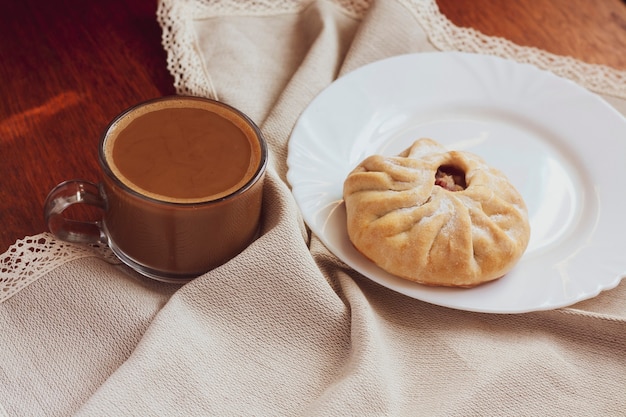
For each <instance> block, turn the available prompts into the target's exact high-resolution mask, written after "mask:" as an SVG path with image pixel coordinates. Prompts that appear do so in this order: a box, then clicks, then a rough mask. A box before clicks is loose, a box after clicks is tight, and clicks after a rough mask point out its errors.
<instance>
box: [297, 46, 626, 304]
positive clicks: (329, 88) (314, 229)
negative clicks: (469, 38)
mask: <svg viewBox="0 0 626 417" xmlns="http://www.w3.org/2000/svg"><path fill="white" fill-rule="evenodd" d="M435 55H436V56H443V55H447V56H455V57H462V59H471V60H483V61H485V62H488V63H493V62H497V63H503V62H505V63H506V65H512V66H515V67H517V68H524V70H523V71H526V72H528V71H530V72H531V73H532V72H534V73H536V74H542V76H547V77H551V79H554V80H558V82H565V83H567V85H568V88H572V89H574V90H577V93H582V94H583V96H584V97H585V98H586V99H593V100H596V101H598V103H596V104H600V105H602V106H604V107H605V109H604V110H606V111H610V112H611V114H612V115H613V116H617V117H618V118H619V119H620V123H621V127H626V117H625V116H624V115H622V114H621V113H620V112H619V111H618V110H617V109H615V108H614V107H613V106H611V105H610V104H609V103H608V102H607V101H606V100H604V99H603V98H602V97H600V96H598V95H596V94H594V93H592V92H590V91H589V90H587V89H585V88H584V87H581V86H579V85H578V84H576V83H575V82H573V81H572V80H569V79H566V78H562V77H560V76H558V75H555V74H554V73H552V72H549V71H546V70H542V69H540V68H537V67H535V66H534V65H531V64H526V63H519V62H516V61H512V60H507V59H504V58H500V57H496V56H492V55H484V54H475V53H467V52H422V53H408V54H402V55H396V56H391V57H388V58H384V59H381V60H377V61H374V62H370V63H368V64H366V65H364V66H362V67H359V68H357V69H355V70H353V71H351V72H348V73H346V74H345V75H343V76H341V77H340V78H338V79H337V80H335V81H334V82H333V83H331V84H330V85H329V86H327V87H326V88H324V89H323V90H322V91H321V92H320V93H319V94H318V95H316V97H314V99H313V100H312V101H311V102H310V103H309V104H308V105H307V107H306V108H305V109H304V111H303V112H302V113H301V114H300V116H299V117H298V120H297V121H296V123H295V125H294V128H293V130H292V133H291V135H290V138H289V142H288V155H287V168H288V169H287V180H288V182H289V185H290V187H291V190H292V193H293V195H294V198H295V200H296V203H297V205H298V208H299V209H300V212H301V214H302V216H303V218H304V221H305V223H306V224H307V226H308V227H309V228H310V229H311V232H312V233H315V234H316V236H317V237H318V238H319V239H320V240H321V241H322V243H323V244H324V245H325V246H326V248H327V249H328V250H329V251H330V252H331V253H333V254H334V255H335V256H337V257H338V258H339V259H340V260H342V261H343V262H344V263H347V264H348V265H349V266H350V267H351V268H353V269H354V270H355V271H357V272H358V273H359V274H361V275H363V276H364V277H366V278H368V279H370V280H372V281H374V282H377V283H378V284H380V285H382V286H384V287H387V288H389V289H390V290H392V291H396V292H399V293H402V294H404V295H406V296H408V297H411V298H415V299H419V300H422V301H424V302H428V303H431V304H435V305H439V306H443V307H448V308H454V309H460V310H465V311H473V312H483V313H504V314H508V313H526V312H532V311H543V310H551V309H555V308H561V307H565V306H568V305H572V304H574V303H576V302H579V301H583V300H586V299H590V298H593V297H595V296H597V295H598V294H600V293H601V292H603V291H607V290H610V289H612V288H614V287H616V286H617V285H619V283H620V281H621V280H622V279H623V278H624V276H625V275H626V270H624V269H622V270H621V272H620V273H618V274H617V275H616V276H614V277H613V278H612V279H611V281H610V282H608V279H607V283H605V284H604V285H601V286H596V287H595V288H596V290H595V291H591V292H587V293H586V294H585V295H584V296H580V295H579V296H578V297H573V298H571V299H568V300H566V301H564V302H562V303H557V304H550V305H537V306H534V307H532V308H519V309H510V310H500V309H497V310H493V309H489V308H483V309H481V308H471V307H459V306H458V305H451V304H445V303H439V302H434V301H432V300H429V299H424V298H421V297H416V296H414V295H411V294H408V293H406V292H403V291H399V290H398V289H397V288H396V287H393V286H389V285H386V283H385V282H384V280H383V281H381V280H380V279H379V277H372V276H370V275H369V274H368V272H367V271H362V270H360V269H359V268H357V267H355V266H354V264H353V263H352V262H350V261H349V260H348V261H347V260H346V259H344V258H343V256H342V255H341V254H338V253H337V252H336V251H335V250H333V247H334V246H335V245H334V244H333V243H332V242H329V239H328V237H327V236H326V235H324V234H323V233H319V232H318V231H319V230H318V228H317V227H314V226H312V225H311V222H310V221H309V216H308V215H307V213H305V211H304V210H303V207H302V203H301V199H300V197H299V196H298V192H299V187H298V185H299V184H298V183H299V180H298V179H297V178H294V172H296V171H297V168H296V167H295V166H294V163H293V162H294V160H293V155H294V152H295V151H294V146H295V143H296V142H297V140H294V137H296V136H297V134H298V132H299V129H300V127H301V124H302V123H303V121H304V120H305V119H306V117H307V111H310V109H312V108H313V106H314V105H315V104H316V103H318V102H319V101H320V100H324V98H325V97H326V96H327V95H328V94H331V93H329V92H332V91H333V89H336V88H338V87H337V86H338V85H340V84H345V83H346V82H348V81H350V78H351V77H358V76H359V74H360V73H363V72H364V71H370V70H372V68H376V67H379V66H384V65H386V64H388V63H389V62H392V61H397V60H402V59H408V60H411V59H413V58H416V59H418V60H421V59H427V58H428V56H435ZM344 180H345V178H344ZM368 262H370V263H371V261H368ZM372 264H373V263H372ZM379 269H380V268H379ZM398 279H401V278H398ZM409 283H410V284H415V285H418V286H419V285H420V284H417V283H412V282H410V281H409ZM463 291H468V290H463ZM469 291H471V289H470V290H469Z"/></svg>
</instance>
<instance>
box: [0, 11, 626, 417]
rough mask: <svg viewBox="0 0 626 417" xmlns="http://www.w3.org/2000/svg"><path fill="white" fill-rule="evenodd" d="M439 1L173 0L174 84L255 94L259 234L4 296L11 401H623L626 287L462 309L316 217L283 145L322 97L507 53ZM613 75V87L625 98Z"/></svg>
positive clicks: (166, 21)
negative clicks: (370, 79) (379, 78)
mask: <svg viewBox="0 0 626 417" xmlns="http://www.w3.org/2000/svg"><path fill="white" fill-rule="evenodd" d="M437 16H439V15H437V6H436V2H435V1H434V0H378V1H376V0H371V1H365V0H364V1H358V0H357V1H354V0H336V1H331V0H313V1H309V0H307V1H296V2H265V1H259V2H254V4H253V5H251V4H250V3H249V2H246V1H243V0H242V1H236V0H231V1H202V0H184V1H177V0H160V3H159V12H158V19H159V23H160V24H161V26H162V28H163V33H164V37H163V42H164V47H165V49H166V50H167V52H168V68H169V70H170V71H171V72H172V74H173V75H174V79H175V82H176V88H177V91H178V92H179V93H184V94H194V95H201V96H207V97H213V98H219V99H220V100H222V101H224V102H226V103H228V104H231V105H233V106H235V107H237V108H239V109H241V110H242V111H244V112H246V113H247V114H248V115H249V116H251V118H252V119H253V120H254V121H255V122H256V123H257V124H258V125H259V126H260V127H261V129H262V131H263V134H264V136H265V137H266V139H267V141H268V144H269V147H270V164H269V166H268V173H267V180H266V187H265V191H264V211H263V225H262V231H261V235H260V236H259V238H258V239H257V240H256V241H255V242H254V243H253V244H252V245H251V246H250V247H248V248H247V249H246V250H244V252H242V253H241V254H240V255H239V256H237V257H236V258H234V259H233V260H231V261H230V262H228V263H227V264H225V265H223V266H221V267H219V268H217V269H215V270H213V271H211V272H209V273H207V274H205V275H203V276H201V277H199V278H197V279H196V280H194V281H192V282H190V283H189V284H186V285H184V286H182V287H176V286H169V285H162V284H159V283H154V282H152V281H148V280H144V279H141V278H138V277H136V276H134V275H128V274H127V271H125V270H124V269H123V268H122V267H119V266H112V265H110V264H107V263H106V262H103V261H102V260H101V259H99V258H97V257H93V256H83V257H79V258H73V259H72V260H69V261H68V262H67V263H65V264H63V265H61V266H60V267H57V268H55V269H54V270H52V271H51V272H48V273H46V274H44V275H43V276H41V277H40V278H39V279H38V280H34V282H33V283H32V284H30V285H29V286H27V287H25V288H24V289H22V291H21V292H20V293H19V294H16V295H14V296H13V297H12V298H10V299H8V300H7V301H5V302H4V303H2V304H0V351H1V352H3V354H4V355H5V360H4V361H3V362H4V363H2V364H0V387H2V388H0V404H1V405H0V414H1V413H2V408H4V410H5V411H6V414H8V415H33V416H38V415H42V416H43V415H46V416H54V415H74V414H75V415H80V416H99V415H101V416H110V415H116V416H149V415H158V416H179V415H184V416H207V415H238V416H245V415H250V416H253V415H254V416H259V415H272V416H273V415H311V416H323V415H327V416H337V415H355V416H364V415H365V416H369V415H430V416H456V415H458V416H468V415H498V416H505V415H546V414H549V415H554V416H560V415H563V416H575V415H581V416H582V415H597V414H601V415H620V414H623V410H624V409H626V397H625V396H624V395H623V393H624V392H623V388H624V386H625V385H626V362H625V361H624V356H623V352H624V351H625V349H626V325H625V320H626V303H625V302H624V300H625V299H626V292H625V291H626V290H625V288H626V287H625V285H624V284H623V283H622V284H621V285H619V286H618V287H617V288H615V289H613V290H610V291H606V292H604V293H602V294H600V295H599V296H598V297H596V298H594V299H591V300H587V301H584V302H581V303H578V304H577V305H574V306H572V307H571V308H564V309H560V310H555V311H539V312H534V313H527V314H519V315H504V314H501V315H498V314H481V313H471V312H466V311H458V310H453V309H449V308H445V307H439V306H435V305H431V304H428V303H425V302H422V301H420V300H416V299H412V298H409V297H407V296H404V295H402V294H399V293H397V292H394V291H392V290H389V289H387V288H384V287H382V286H380V285H378V284H376V283H375V282H373V281H371V280H369V279H367V278H365V277H363V276H362V275H360V274H359V273H357V272H355V271H354V270H352V269H351V268H349V267H347V266H346V265H345V264H344V263H343V262H342V261H341V260H340V259H338V258H336V257H335V256H334V255H333V254H332V253H331V252H330V251H328V249H327V248H326V247H325V246H324V245H323V243H322V242H321V240H320V239H319V237H318V236H316V235H315V234H311V233H310V231H309V230H308V229H307V227H306V226H305V224H304V222H303V220H302V216H301V215H300V212H299V209H298V207H297V205H296V202H295V200H294V198H293V196H292V194H291V190H290V185H289V183H288V181H287V179H286V173H287V169H288V167H287V162H286V158H287V154H288V150H289V135H290V133H291V130H292V129H293V126H294V124H295V122H296V121H297V120H298V117H299V116H300V114H301V112H302V111H303V110H304V109H305V108H306V106H307V105H308V103H310V101H311V100H312V99H313V98H314V97H315V96H316V95H317V94H319V93H320V92H321V91H323V89H324V88H326V87H327V86H328V85H330V83H332V82H333V81H334V80H335V79H337V78H338V77H341V76H343V75H345V74H347V73H349V72H350V71H353V70H355V69H357V68H359V67H360V66H362V65H365V64H368V63H370V62H374V61H376V60H379V59H383V58H386V57H389V56H393V55H399V54H405V53H419V52H430V51H435V50H444V49H446V48H451V49H462V48H465V46H463V45H468V44H469V45H472V46H471V47H472V48H474V49H476V50H475V51H474V52H494V51H493V50H492V49H491V50H487V51H480V43H476V42H474V41H476V39H478V40H480V41H481V42H482V41H484V40H485V39H487V38H485V37H484V36H483V35H479V34H473V33H472V32H468V31H466V30H462V29H459V28H451V27H450V26H449V22H448V23H446V20H445V18H444V17H442V16H439V17H437ZM442 30H446V31H448V32H447V36H445V37H442V33H441V31H442ZM455 36H462V37H464V38H463V39H465V43H464V44H463V43H462V42H461V41H462V39H460V40H455V39H454V37H455ZM472 36H475V37H472ZM442 39H443V40H442ZM492 42H495V43H497V44H498V45H505V46H504V47H503V49H500V52H502V53H503V54H504V56H505V57H509V58H513V57H515V56H518V57H519V55H517V54H518V52H520V51H523V52H524V53H527V54H530V55H533V54H538V55H537V56H535V58H534V62H540V63H541V62H546V61H544V60H543V58H545V56H544V55H542V54H543V53H542V52H541V51H538V50H534V49H530V48H521V47H515V48H513V52H512V53H511V54H510V56H506V45H508V44H507V43H506V42H504V41H503V40H493V39H491V38H489V40H488V42H487V43H486V44H485V45H487V46H488V45H492V44H493V43H492ZM503 51H504V52H503ZM542 57H543V58H542ZM550 59H554V60H555V61H554V62H556V61H558V62H560V63H564V64H565V65H570V64H572V63H571V61H570V60H569V59H563V60H558V59H557V58H556V57H550ZM550 62H553V61H550ZM574 68H575V70H579V71H581V72H580V73H579V75H581V74H582V76H581V78H584V74H589V73H588V72H585V71H587V70H588V68H589V67H588V66H586V65H580V64H579V63H576V65H574ZM581 68H582V70H581ZM568 73H569V72H568ZM600 73H602V71H601V72H600ZM611 74H612V76H611V80H613V81H615V80H617V81H618V82H617V85H618V88H614V89H611V93H612V96H611V97H608V96H605V99H607V100H609V101H610V102H611V103H612V104H613V105H614V106H615V108H616V109H618V110H619V111H622V112H625V111H626V104H625V103H626V100H622V98H620V94H621V93H620V92H621V91H622V88H623V85H622V84H621V82H622V81H620V80H622V78H621V77H622V75H623V74H622V73H621V72H618V71H616V72H611ZM613 81H610V82H608V83H603V84H602V85H603V86H605V87H606V86H607V85H609V86H610V85H615V83H614V82H613ZM612 82H613V84H612ZM602 92H603V93H606V92H607V91H604V90H603V91H602ZM623 98H626V97H623ZM5 387H8V388H5Z"/></svg>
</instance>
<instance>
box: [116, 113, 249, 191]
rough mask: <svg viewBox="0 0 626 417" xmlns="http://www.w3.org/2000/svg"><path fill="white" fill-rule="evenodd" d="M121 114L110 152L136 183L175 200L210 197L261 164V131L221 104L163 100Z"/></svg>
mask: <svg viewBox="0 0 626 417" xmlns="http://www.w3.org/2000/svg"><path fill="white" fill-rule="evenodd" d="M140 110H141V111H139V112H138V111H133V112H131V113H129V114H128V115H127V116H126V117H122V118H121V119H120V120H119V121H118V122H117V123H116V124H115V125H113V126H112V127H111V128H110V129H109V132H108V135H107V142H106V146H105V158H106V159H107V163H108V164H109V166H110V167H111V170H112V171H113V172H114V174H115V175H116V176H117V177H118V178H119V179H120V180H121V181H122V182H123V183H125V184H126V185H127V186H128V187H130V188H131V189H133V190H135V191H137V192H139V193H141V194H144V195H147V196H149V197H151V198H155V199H157V200H163V201H170V202H201V201H210V200H215V199H218V198H221V197H223V196H226V195H228V194H231V193H233V192H235V191H236V190H238V189H239V188H241V187H242V186H243V185H245V184H246V183H247V182H248V181H249V180H250V179H251V178H252V177H253V176H254V174H255V172H256V170H257V168H258V166H259V164H260V154H261V150H260V145H259V144H258V140H257V139H256V133H255V131H254V129H253V128H251V127H250V126H249V125H248V124H247V123H246V121H245V120H243V119H241V118H240V117H239V116H238V115H236V114H234V113H232V112H230V111H229V110H228V109H225V108H222V107H220V106H219V105H215V104H207V103H203V102H200V101H198V102H193V101H192V102H189V101H180V102H179V101H164V102H155V103H153V104H151V105H149V106H145V107H144V108H142V109H140Z"/></svg>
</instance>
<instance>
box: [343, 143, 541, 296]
mask: <svg viewBox="0 0 626 417" xmlns="http://www.w3.org/2000/svg"><path fill="white" fill-rule="evenodd" d="M343 197H344V202H345V205H346V212H347V229H348V235H349V237H350V240H351V241H352V244H353V245H354V246H355V247H356V249H357V250H358V251H359V252H361V253H362V254H363V255H365V256H366V257H367V258H369V259H370V260H371V261H372V262H374V263H375V264H377V265H378V266H380V267H381V268H382V269H384V270H386V271H387V272H390V273H391V274H393V275H396V276H398V277H401V278H404V279H408V280H411V281H415V282H419V283H421V284H426V285H437V286H450V287H473V286H476V285H478V284H481V283H484V282H488V281H492V280H495V279H497V278H500V277H502V276H503V275H504V274H506V273H507V272H508V271H509V270H510V269H511V268H512V267H513V266H514V265H515V263H516V262H517V261H518V260H519V259H520V257H521V256H522V254H523V253H524V251H525V250H526V247H527V245H528V241H529V239H530V225H529V222H528V212H527V209H526V205H525V203H524V200H523V199H522V197H521V195H520V194H519V192H518V191H517V190H516V189H515V188H514V187H513V185H511V183H509V181H508V179H507V178H506V177H505V176H504V174H503V173H502V172H500V171H498V170H497V169H494V168H492V167H489V166H488V165H487V164H486V163H485V162H484V161H483V159H481V158H480V157H479V156H477V155H474V154H472V153H469V152H461V151H448V150H447V149H446V148H444V147H443V146H442V145H440V144H439V143H437V142H435V141H433V140H431V139H419V140H417V141H416V142H415V143H414V144H413V145H412V146H411V147H410V148H408V149H406V150H405V151H404V152H402V153H401V154H400V155H398V156H396V157H384V156H380V155H374V156H370V157H368V158H367V159H365V160H364V161H363V162H361V164H359V165H358V166H357V167H356V168H355V169H354V170H353V171H352V172H351V173H350V174H349V175H348V177H347V178H346V180H345V182H344V188H343Z"/></svg>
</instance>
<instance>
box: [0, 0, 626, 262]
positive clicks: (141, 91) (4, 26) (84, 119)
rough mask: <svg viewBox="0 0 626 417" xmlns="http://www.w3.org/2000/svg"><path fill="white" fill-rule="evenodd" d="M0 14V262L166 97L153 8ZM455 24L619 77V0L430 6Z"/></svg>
mask: <svg viewBox="0 0 626 417" xmlns="http://www.w3.org/2000/svg"><path fill="white" fill-rule="evenodd" d="M4 3H5V4H3V11H2V14H1V15H0V39H2V41H1V42H0V80H1V81H2V83H1V84H0V88H1V92H2V95H1V97H0V253H2V252H4V251H5V250H6V249H7V248H8V247H9V246H10V245H11V244H13V243H14V242H15V240H16V239H20V238H23V237H24V236H28V235H34V234H38V233H41V232H43V231H45V230H46V227H45V225H44V222H43V219H42V204H43V201H44V199H45V197H46V194H47V193H48V191H49V190H50V189H51V188H52V187H53V186H54V185H55V184H57V183H59V182H61V181H63V180H66V179H72V178H84V179H88V180H92V181H97V180H98V176H99V175H98V166H97V160H96V151H95V149H96V146H97V143H98V141H99V136H100V133H101V132H102V130H103V129H104V127H105V126H106V124H107V123H108V122H109V121H110V120H111V119H112V118H113V117H114V116H115V115H116V114H118V113H119V112H120V111H121V110H123V109H125V108H127V107H129V106H130V105H133V104H135V103H137V102H139V101H142V100H145V99H148V98H152V97H157V96H162V95H168V94H174V88H173V79H172V77H171V76H170V74H169V73H168V71H167V68H166V55H165V52H164V50H163V48H162V46H161V30H160V28H159V26H158V24H157V21H156V8H157V3H156V0H107V1H84V0H57V1H54V2H52V1H43V0H20V1H10V2H4ZM438 4H439V6H440V9H441V11H442V12H443V13H444V14H445V15H446V16H448V18H449V19H450V20H451V21H452V22H453V23H455V24H457V25H459V26H467V27H474V28H476V29H478V30H480V31H482V32H483V33H485V34H488V35H495V36H502V37H505V38H507V39H510V40H512V41H514V42H516V43H518V44H520V45H529V46H536V47H539V48H542V49H545V50H548V51H551V52H554V53H557V54H561V55H571V56H574V57H576V58H579V59H584V60H586V61H588V62H592V63H601V64H606V65H611V66H614V67H616V68H621V69H626V5H625V4H624V3H623V2H622V1H620V0H601V1H589V0H518V1H510V0H472V1H458V0H438Z"/></svg>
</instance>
